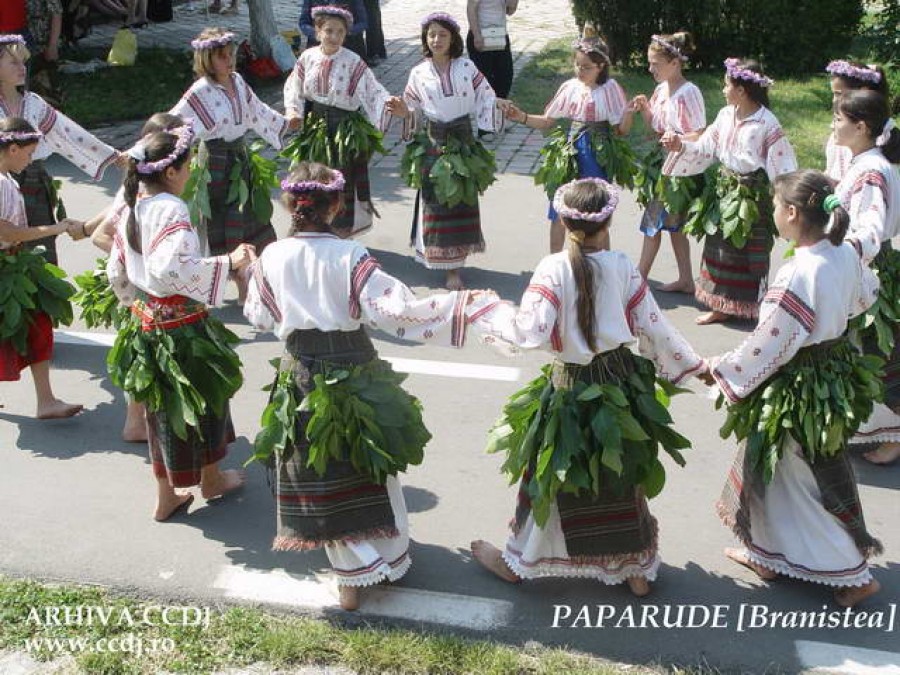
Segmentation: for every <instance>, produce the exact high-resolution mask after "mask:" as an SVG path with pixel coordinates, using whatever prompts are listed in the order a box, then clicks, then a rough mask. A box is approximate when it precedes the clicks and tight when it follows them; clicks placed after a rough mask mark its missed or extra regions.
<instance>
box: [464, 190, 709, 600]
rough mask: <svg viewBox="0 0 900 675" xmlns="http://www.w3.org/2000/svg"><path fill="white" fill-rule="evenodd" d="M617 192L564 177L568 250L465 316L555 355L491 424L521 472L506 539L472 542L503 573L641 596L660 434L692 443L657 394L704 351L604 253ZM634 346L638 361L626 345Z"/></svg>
mask: <svg viewBox="0 0 900 675" xmlns="http://www.w3.org/2000/svg"><path fill="white" fill-rule="evenodd" d="M617 202H618V189H617V188H615V187H613V186H612V185H610V184H609V183H606V182H605V181H603V180H602V179H599V178H585V179H580V180H576V181H574V182H572V183H569V184H567V185H565V186H563V187H561V188H559V190H558V191H557V194H556V197H555V199H554V207H555V209H556V211H557V213H558V214H559V216H560V217H561V218H562V221H563V224H564V225H565V227H566V229H567V230H568V232H569V235H568V238H569V249H568V252H561V253H555V254H552V255H550V256H548V257H546V258H544V259H543V260H542V261H541V262H540V263H539V264H538V267H537V269H536V270H535V272H534V275H533V276H532V278H531V282H530V284H529V286H528V289H527V290H526V291H525V294H524V295H523V297H522V302H521V305H520V307H519V308H518V309H517V308H516V307H514V306H512V305H510V304H505V303H500V302H497V301H495V302H494V303H493V304H492V305H490V306H489V307H488V308H487V309H486V310H483V311H479V312H476V313H475V314H474V315H473V321H472V323H473V327H474V328H475V329H477V330H478V331H479V332H481V333H483V334H484V339H485V340H486V341H487V342H489V343H495V344H500V345H508V346H512V347H513V349H515V348H517V347H522V348H526V349H533V348H539V347H549V348H550V349H552V350H553V352H555V353H556V355H557V358H556V360H555V361H554V363H553V365H552V366H548V367H546V368H545V369H544V375H543V376H542V377H540V378H538V379H537V380H535V381H534V382H532V383H531V384H529V385H528V386H527V387H526V388H525V389H524V390H522V391H520V392H518V393H517V394H514V395H513V397H512V398H511V399H510V402H509V404H508V405H507V406H506V408H505V409H504V416H503V418H501V420H500V421H499V422H498V423H497V425H496V426H495V427H494V429H493V430H492V432H491V433H492V446H493V448H492V449H493V451H497V450H505V451H506V453H507V460H506V463H505V464H504V470H505V471H506V472H507V473H508V474H510V476H511V478H512V479H513V480H520V487H519V497H518V507H517V509H516V515H515V520H514V524H513V525H512V528H513V530H512V534H511V535H510V538H509V539H508V541H507V543H506V546H505V548H504V550H503V551H502V552H501V551H500V550H498V549H497V548H496V547H494V546H492V545H491V544H489V543H487V542H484V541H481V540H478V541H475V542H473V543H472V553H473V554H474V556H475V558H476V559H477V560H478V561H479V562H480V563H481V564H482V565H484V566H485V567H486V568H487V569H489V570H490V571H491V572H493V573H494V574H496V575H497V576H499V577H501V578H502V579H505V580H507V581H512V582H516V581H518V580H520V579H533V578H538V577H552V576H558V577H573V576H574V577H589V578H594V579H597V580H599V581H601V582H603V583H605V584H619V583H622V582H626V583H627V584H628V586H629V588H630V589H631V590H632V592H634V593H635V594H636V595H646V594H647V593H648V592H649V590H650V587H649V583H650V582H652V581H653V580H654V579H655V578H656V574H657V569H658V567H659V555H658V552H657V524H656V519H655V518H654V517H653V516H652V515H651V514H650V511H649V509H648V506H647V498H648V497H653V496H655V495H656V494H657V493H658V492H659V491H660V490H661V489H662V486H663V483H664V481H665V469H664V468H663V466H662V464H661V462H660V461H659V458H658V449H659V444H662V446H663V447H664V449H665V450H666V451H667V452H669V454H671V455H672V456H673V457H674V458H675V459H676V461H678V462H679V463H680V464H683V463H684V460H683V458H682V457H681V455H680V454H679V452H678V450H679V449H683V448H686V447H689V446H690V443H689V442H688V441H687V439H685V438H684V437H682V436H681V435H679V434H678V433H676V432H675V431H674V430H672V429H671V428H670V426H669V425H670V423H671V421H672V420H671V417H670V416H669V414H668V412H667V411H666V409H665V407H664V406H663V405H662V404H661V403H659V402H658V401H657V398H656V397H655V396H654V390H655V381H656V377H657V371H658V373H659V376H660V377H661V378H664V379H665V380H668V381H669V382H672V383H678V382H681V381H683V380H684V379H685V378H687V377H689V376H690V375H693V374H696V373H697V372H698V371H699V370H700V369H701V368H702V367H703V361H702V359H700V357H699V356H698V355H697V354H696V353H695V352H694V350H693V349H692V348H691V346H690V345H689V344H688V343H687V342H686V341H685V339H684V338H683V337H682V336H681V334H679V333H678V331H677V330H675V329H674V328H673V327H672V326H671V324H669V322H668V321H667V320H666V318H665V315H664V314H663V313H662V311H660V309H659V307H658V306H657V304H656V301H655V300H654V299H653V295H652V294H651V293H650V291H649V290H648V288H647V282H646V280H645V279H644V278H643V277H642V276H641V274H640V272H639V271H638V270H637V268H636V267H635V266H634V264H633V263H632V262H631V261H630V260H629V259H628V258H627V257H626V256H625V255H624V254H623V253H620V252H618V251H610V250H609V225H610V218H611V216H612V214H613V211H614V210H615V208H616V204H617ZM635 343H637V346H638V348H639V350H640V352H641V354H643V355H644V356H645V357H646V358H644V357H638V356H636V355H635V354H633V353H632V352H631V351H630V349H629V348H628V345H632V344H635ZM648 359H649V360H648ZM651 361H652V362H651ZM654 364H655V367H654ZM664 389H666V390H667V391H668V393H672V391H673V389H674V388H673V387H671V386H670V385H667V384H666V385H664ZM659 397H660V398H664V399H666V400H667V399H668V396H667V395H666V396H663V395H662V393H660V394H659ZM536 439H537V440H536ZM540 439H543V440H540Z"/></svg>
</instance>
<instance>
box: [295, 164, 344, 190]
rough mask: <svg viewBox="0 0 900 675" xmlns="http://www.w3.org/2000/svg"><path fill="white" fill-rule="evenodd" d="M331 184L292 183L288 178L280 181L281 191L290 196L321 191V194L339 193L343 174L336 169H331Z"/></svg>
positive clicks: (313, 182) (341, 187) (342, 183)
mask: <svg viewBox="0 0 900 675" xmlns="http://www.w3.org/2000/svg"><path fill="white" fill-rule="evenodd" d="M331 176H332V179H331V182H330V183H322V182H321V181H317V180H300V181H296V182H293V181H291V179H290V178H285V179H284V180H283V181H281V189H282V190H284V191H285V192H290V193H291V194H300V193H302V192H314V191H316V190H321V191H322V192H339V191H340V190H343V189H344V185H345V182H344V174H342V173H341V172H340V171H338V170H337V169H331Z"/></svg>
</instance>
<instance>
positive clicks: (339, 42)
mask: <svg viewBox="0 0 900 675" xmlns="http://www.w3.org/2000/svg"><path fill="white" fill-rule="evenodd" d="M312 17H313V21H314V22H315V26H316V37H317V38H318V41H319V44H318V46H316V47H311V48H309V49H307V50H305V51H304V52H303V53H302V54H300V57H299V58H298V59H297V65H296V66H295V67H294V70H293V71H292V72H291V75H290V77H288V79H287V81H286V82H285V84H284V109H285V114H286V115H287V116H288V117H289V118H295V117H296V118H300V117H305V123H304V127H303V131H302V132H301V134H300V136H298V138H297V139H296V140H295V141H292V142H291V144H290V145H289V147H288V148H287V149H286V151H285V154H287V153H290V154H291V156H292V158H293V159H294V161H295V162H296V161H299V160H300V159H304V160H306V161H311V162H320V163H323V164H327V165H328V166H334V167H335V168H338V169H340V171H341V173H342V174H343V176H344V182H345V187H344V192H343V198H344V206H343V209H342V210H341V213H340V215H338V217H337V218H336V219H335V221H334V223H333V225H332V227H333V228H334V230H335V232H336V233H338V234H340V235H341V236H344V237H348V236H351V235H358V234H362V233H363V232H365V231H366V230H368V229H369V228H371V227H372V217H373V215H377V211H376V209H375V207H374V205H373V204H372V195H371V192H370V190H369V159H370V158H371V155H372V153H373V152H374V151H376V150H380V151H382V152H383V148H382V147H381V138H382V133H383V132H385V131H386V130H387V128H388V125H389V124H390V121H391V112H390V111H391V104H392V102H396V100H397V99H396V98H395V97H392V96H391V95H390V94H389V93H388V92H387V90H386V89H385V88H384V87H383V86H382V85H381V83H379V82H378V80H377V79H376V78H375V74H374V73H373V72H372V71H371V70H370V69H369V66H368V65H367V64H366V62H365V61H364V60H363V59H362V58H361V57H360V56H359V55H357V54H356V53H354V52H352V51H350V50H349V49H346V48H345V47H344V46H343V43H344V39H345V37H346V36H347V32H348V31H349V29H350V27H351V26H352V25H353V15H352V14H351V13H350V12H348V11H347V10H345V9H343V8H341V7H333V6H330V5H324V6H318V7H314V8H313V9H312ZM306 106H308V107H309V109H310V114H309V115H308V116H304V108H305V107H306ZM360 108H362V112H363V113H364V114H360ZM373 125H374V126H373ZM361 147H365V148H366V150H362V151H360V150H359V148H361Z"/></svg>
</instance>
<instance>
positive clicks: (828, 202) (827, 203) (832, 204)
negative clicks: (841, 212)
mask: <svg viewBox="0 0 900 675" xmlns="http://www.w3.org/2000/svg"><path fill="white" fill-rule="evenodd" d="M840 205H841V198H840V197H838V196H837V195H835V194H831V195H828V196H827V197H825V199H823V200H822V208H823V209H825V213H833V212H834V210H835V209H836V208H837V207H839V206H840Z"/></svg>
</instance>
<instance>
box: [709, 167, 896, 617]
mask: <svg viewBox="0 0 900 675" xmlns="http://www.w3.org/2000/svg"><path fill="white" fill-rule="evenodd" d="M774 188H775V198H774V202H775V211H774V218H775V223H776V226H777V227H778V232H779V234H780V235H781V236H782V237H785V238H787V239H790V240H792V241H793V242H795V244H796V253H795V255H794V256H793V257H792V258H790V260H788V261H787V262H786V263H785V265H783V266H782V267H781V268H780V269H779V270H778V274H777V275H776V277H775V281H774V282H773V283H772V286H771V288H770V289H769V291H768V293H766V297H765V299H764V300H763V302H762V307H761V309H760V317H759V323H758V325H757V326H756V328H755V329H754V331H753V333H752V334H751V335H750V336H749V337H748V338H747V339H746V340H745V341H744V342H743V343H742V344H741V345H740V346H739V347H738V348H737V349H735V350H733V351H730V352H728V353H726V354H723V355H722V356H720V357H716V358H712V359H710V360H709V367H710V372H711V376H710V381H712V380H714V381H715V383H716V384H717V385H718V386H719V388H720V389H721V391H722V393H723V394H724V396H725V397H726V398H727V399H728V401H729V402H730V405H729V418H728V421H727V422H726V427H727V429H733V430H735V431H736V435H737V436H738V438H739V439H740V440H741V441H742V442H741V446H740V450H739V451H738V454H737V456H736V458H735V462H734V466H733V468H732V469H731V471H730V473H729V475H728V479H727V482H726V484H725V488H724V491H723V493H722V499H721V501H720V502H719V505H718V509H719V513H720V516H721V517H722V519H723V521H724V522H725V524H726V525H728V526H729V527H731V529H732V530H733V531H734V533H735V535H736V536H737V537H738V539H739V540H740V541H741V543H742V544H743V546H744V548H743V549H726V551H725V553H726V555H727V556H728V557H729V558H731V559H732V560H734V561H735V562H738V563H740V564H742V565H745V566H747V567H749V568H751V569H752V570H754V571H755V572H756V573H757V574H758V575H759V576H760V577H761V578H763V579H774V578H775V577H777V576H778V575H785V576H790V577H794V578H797V579H802V580H804V581H811V582H814V583H821V584H826V585H829V586H833V587H834V588H835V593H834V595H835V601H836V602H837V603H838V604H839V605H841V606H845V607H850V606H853V605H855V604H857V603H858V602H860V601H861V600H863V599H865V598H866V597H868V596H870V595H872V594H873V593H875V592H877V591H878V588H879V584H878V582H877V581H875V580H874V579H873V578H872V575H871V573H870V571H869V566H868V564H867V562H866V558H867V557H869V556H870V555H872V554H876V553H880V551H881V545H880V544H879V542H878V541H877V540H876V539H874V538H873V537H872V536H871V535H870V534H869V533H868V532H867V531H866V527H865V522H864V519H863V515H862V506H861V504H860V501H859V495H858V493H857V489H856V480H855V477H854V475H853V468H852V465H851V464H850V459H849V457H848V456H847V453H846V452H845V451H844V447H845V444H846V440H847V438H848V437H849V436H850V434H852V427H853V426H855V425H858V424H859V422H860V420H859V419H858V418H857V419H855V420H854V418H853V417H851V416H849V415H847V414H846V411H847V410H851V409H852V410H853V412H854V414H858V413H860V412H861V411H862V410H863V409H865V408H867V409H868V410H871V408H872V402H871V399H872V396H873V391H874V393H875V394H877V390H878V389H879V388H880V384H879V383H878V380H877V377H876V376H875V367H874V366H873V365H872V364H871V362H866V359H867V358H868V357H862V356H860V355H859V353H858V352H857V351H856V350H855V349H853V347H852V346H851V345H850V343H849V340H848V339H847V337H846V336H845V335H844V333H845V331H846V329H847V320H848V318H849V317H851V316H853V315H856V314H859V313H860V312H862V311H865V309H866V307H868V306H870V305H871V304H872V302H873V301H874V300H875V297H876V295H877V292H878V281H877V279H876V278H875V276H874V275H873V274H872V272H871V271H870V270H869V269H868V268H867V267H866V265H865V263H864V262H863V261H862V259H861V258H860V255H859V253H858V251H857V250H856V249H855V248H854V247H853V246H852V245H850V244H849V243H842V241H843V238H844V234H845V232H846V231H847V226H848V221H849V218H848V216H847V213H846V211H844V210H843V208H841V206H840V199H838V198H837V197H836V196H835V195H834V194H833V193H832V187H831V183H830V182H829V179H828V178H827V177H826V176H825V175H824V174H822V173H820V172H818V171H809V170H806V171H797V172H794V173H789V174H786V175H782V176H779V177H778V178H776V179H775V186H774ZM829 213H830V214H831V224H829ZM837 385H839V386H837ZM822 388H824V389H825V391H826V392H828V395H827V396H826V398H822V396H821V393H819V394H817V393H816V392H817V390H819V389H822ZM764 408H765V409H764ZM727 429H723V433H724V432H725V431H726V430H727Z"/></svg>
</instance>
